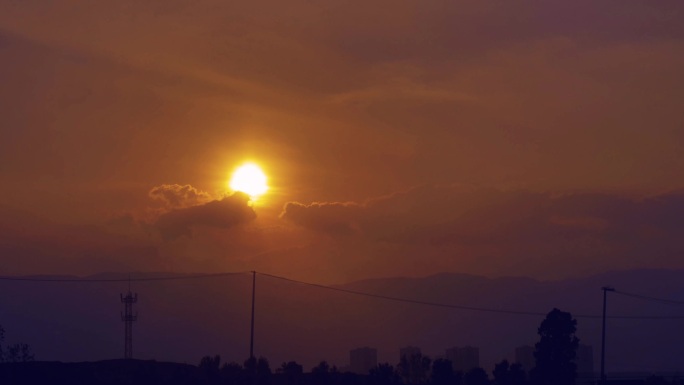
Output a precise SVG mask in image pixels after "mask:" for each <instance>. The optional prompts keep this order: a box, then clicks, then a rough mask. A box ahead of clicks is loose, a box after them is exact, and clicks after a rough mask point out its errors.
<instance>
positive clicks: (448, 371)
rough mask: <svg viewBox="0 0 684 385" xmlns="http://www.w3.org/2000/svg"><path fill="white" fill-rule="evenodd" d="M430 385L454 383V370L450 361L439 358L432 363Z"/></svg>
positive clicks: (450, 384)
mask: <svg viewBox="0 0 684 385" xmlns="http://www.w3.org/2000/svg"><path fill="white" fill-rule="evenodd" d="M430 383H432V384H433V385H452V384H453V383H454V368H453V366H452V365H451V361H449V360H445V359H443V358H439V359H436V360H435V361H434V362H433V363H432V372H431V373H430Z"/></svg>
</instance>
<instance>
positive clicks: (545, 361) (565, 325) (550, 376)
mask: <svg viewBox="0 0 684 385" xmlns="http://www.w3.org/2000/svg"><path fill="white" fill-rule="evenodd" d="M576 331H577V321H576V320H575V319H574V318H572V314H570V313H567V312H563V311H560V310H558V309H555V308H554V309H553V310H551V312H549V314H547V315H546V318H545V319H544V321H542V323H541V325H540V326H539V329H538V333H539V336H540V338H539V342H537V344H536V345H535V352H534V358H535V361H536V366H535V367H534V368H533V369H532V371H531V372H530V379H531V380H532V382H533V383H534V384H537V385H572V384H574V383H575V379H576V377H577V365H576V364H575V362H574V361H575V357H576V355H577V346H578V345H579V339H578V338H577V337H576V336H575V332H576Z"/></svg>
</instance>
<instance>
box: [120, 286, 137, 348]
mask: <svg viewBox="0 0 684 385" xmlns="http://www.w3.org/2000/svg"><path fill="white" fill-rule="evenodd" d="M120 296H121V302H122V303H123V304H124V311H123V312H122V313H121V321H123V322H124V324H125V327H124V358H125V359H127V360H128V359H131V358H133V322H134V321H137V320H138V313H137V312H136V313H135V314H133V304H134V303H136V302H138V293H132V292H131V277H130V276H129V277H128V293H126V296H124V295H123V294H120Z"/></svg>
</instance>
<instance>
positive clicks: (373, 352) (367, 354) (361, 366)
mask: <svg viewBox="0 0 684 385" xmlns="http://www.w3.org/2000/svg"><path fill="white" fill-rule="evenodd" d="M376 366H378V350H377V349H373V348H369V347H363V348H358V349H353V350H350V351H349V371H350V372H352V373H356V374H368V372H370V370H371V369H373V368H374V367H376Z"/></svg>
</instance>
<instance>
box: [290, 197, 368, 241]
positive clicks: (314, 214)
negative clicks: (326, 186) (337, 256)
mask: <svg viewBox="0 0 684 385" xmlns="http://www.w3.org/2000/svg"><path fill="white" fill-rule="evenodd" d="M362 211H363V207H362V206H361V205H359V204H358V203H354V202H327V203H319V202H314V203H311V204H308V205H306V204H302V203H298V202H288V203H286V204H285V207H284V208H283V212H282V213H281V214H280V217H281V218H282V219H285V220H287V221H290V222H292V223H294V224H297V225H299V226H302V227H306V228H308V229H311V230H314V231H319V232H324V233H330V234H334V235H348V234H352V233H354V232H356V231H357V230H358V220H359V218H360V216H361V215H362Z"/></svg>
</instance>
